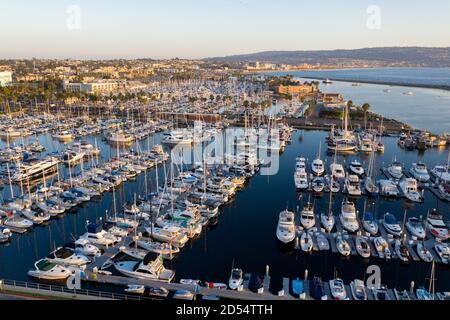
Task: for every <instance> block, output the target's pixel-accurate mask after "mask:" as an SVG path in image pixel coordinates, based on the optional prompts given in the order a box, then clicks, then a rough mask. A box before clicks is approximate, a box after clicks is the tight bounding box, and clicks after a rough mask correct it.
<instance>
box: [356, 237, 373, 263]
mask: <svg viewBox="0 0 450 320" xmlns="http://www.w3.org/2000/svg"><path fill="white" fill-rule="evenodd" d="M355 244H356V252H358V254H359V255H360V256H361V257H362V258H364V259H367V258H370V254H371V251H370V245H369V242H368V239H367V238H366V237H363V236H356V240H355Z"/></svg>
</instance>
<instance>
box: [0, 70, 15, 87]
mask: <svg viewBox="0 0 450 320" xmlns="http://www.w3.org/2000/svg"><path fill="white" fill-rule="evenodd" d="M11 83H12V72H11V71H0V86H2V87H5V86H7V85H9V84H11Z"/></svg>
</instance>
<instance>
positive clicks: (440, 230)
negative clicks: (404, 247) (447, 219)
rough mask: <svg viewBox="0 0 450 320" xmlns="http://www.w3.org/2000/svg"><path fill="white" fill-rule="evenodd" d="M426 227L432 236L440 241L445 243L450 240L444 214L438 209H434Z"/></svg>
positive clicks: (430, 213) (429, 215) (428, 217)
mask: <svg viewBox="0 0 450 320" xmlns="http://www.w3.org/2000/svg"><path fill="white" fill-rule="evenodd" d="M426 225H427V228H428V230H430V232H431V234H432V235H433V236H435V237H436V238H438V239H439V240H442V241H445V240H447V239H450V233H449V230H448V227H447V226H446V225H445V223H444V220H443V219H442V214H440V213H439V212H438V211H437V210H436V209H433V210H431V211H430V212H429V213H428V216H427V223H426Z"/></svg>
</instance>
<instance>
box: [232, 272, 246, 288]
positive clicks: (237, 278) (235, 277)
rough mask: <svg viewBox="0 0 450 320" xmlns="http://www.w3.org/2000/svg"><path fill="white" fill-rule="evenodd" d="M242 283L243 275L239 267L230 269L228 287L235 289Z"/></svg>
mask: <svg viewBox="0 0 450 320" xmlns="http://www.w3.org/2000/svg"><path fill="white" fill-rule="evenodd" d="M243 283H244V275H243V272H242V270H241V269H237V268H233V269H232V270H231V275H230V279H229V280H228V287H229V288H230V289H231V290H237V289H238V288H239V287H240V286H241V285H242V284H243Z"/></svg>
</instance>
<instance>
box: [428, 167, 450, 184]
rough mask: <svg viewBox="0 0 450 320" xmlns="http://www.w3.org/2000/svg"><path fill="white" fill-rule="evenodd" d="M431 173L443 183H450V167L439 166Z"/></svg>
mask: <svg viewBox="0 0 450 320" xmlns="http://www.w3.org/2000/svg"><path fill="white" fill-rule="evenodd" d="M430 173H431V175H432V176H433V177H435V178H436V179H439V180H441V181H450V167H449V166H441V165H437V166H435V167H434V168H433V169H431V170H430Z"/></svg>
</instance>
